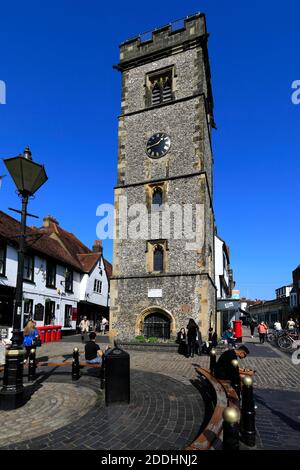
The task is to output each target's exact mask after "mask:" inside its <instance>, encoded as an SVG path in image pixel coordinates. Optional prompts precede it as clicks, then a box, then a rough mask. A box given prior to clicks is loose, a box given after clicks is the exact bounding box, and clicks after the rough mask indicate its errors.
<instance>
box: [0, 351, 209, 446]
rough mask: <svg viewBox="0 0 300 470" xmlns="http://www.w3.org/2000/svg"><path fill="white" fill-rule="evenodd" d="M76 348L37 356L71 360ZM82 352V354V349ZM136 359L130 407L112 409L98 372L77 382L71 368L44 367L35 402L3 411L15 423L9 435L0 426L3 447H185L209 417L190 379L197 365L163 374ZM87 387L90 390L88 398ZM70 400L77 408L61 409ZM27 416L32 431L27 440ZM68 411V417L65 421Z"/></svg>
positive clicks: (85, 373) (86, 371)
mask: <svg viewBox="0 0 300 470" xmlns="http://www.w3.org/2000/svg"><path fill="white" fill-rule="evenodd" d="M74 345H75V346H76V347H78V343H69V342H66V343H65V342H60V343H52V344H47V345H44V346H43V347H42V348H40V349H39V350H38V357H39V358H40V359H43V360H48V359H50V360H54V361H55V362H56V361H60V360H61V359H63V360H66V359H68V357H70V356H71V352H72V349H73V347H74ZM79 348H80V351H81V353H82V355H83V345H81V344H80V345H79ZM143 355H144V354H143ZM133 356H135V355H134V354H133V355H132V356H131V401H130V404H114V405H110V406H108V407H106V406H105V404H104V397H103V395H104V394H103V392H102V391H100V381H99V378H98V377H97V374H98V371H96V370H95V369H94V370H93V369H88V368H85V369H84V371H83V372H82V377H81V378H80V380H79V381H78V382H74V383H72V382H71V370H70V366H67V367H66V368H64V367H63V368H59V370H58V369H56V370H55V373H53V374H51V375H49V374H48V372H49V371H50V370H51V368H48V367H47V368H43V369H42V372H40V374H41V375H40V377H39V379H38V381H40V382H41V389H39V390H37V391H36V392H35V393H34V394H33V396H32V398H31V400H30V401H29V402H28V403H27V404H26V405H25V406H24V407H23V408H22V409H19V410H15V411H9V412H8V411H5V412H4V411H3V412H1V413H2V414H3V416H4V419H5V423H11V427H12V428H13V429H14V433H9V434H8V435H7V433H6V429H5V426H4V427H3V426H2V427H1V428H0V447H1V449H124V450H133V449H141V450H147V449H163V450H172V449H174V450H178V449H184V448H185V447H186V446H187V445H188V444H190V443H191V442H192V441H193V440H194V439H195V438H196V436H197V435H198V434H199V432H200V428H201V425H202V423H203V421H204V416H205V406H204V402H203V400H202V398H201V395H200V393H199V390H198V389H197V388H196V387H195V386H194V385H193V384H192V383H191V381H190V379H191V378H195V377H196V374H195V372H194V368H193V366H192V365H191V364H190V365H189V366H188V368H185V374H182V373H181V372H180V371H177V373H176V374H174V373H173V370H172V369H170V374H168V369H167V367H165V368H164V370H162V369H160V371H161V372H163V375H162V374H161V373H159V371H157V370H155V369H153V370H151V371H148V370H144V369H143V367H136V366H135V364H136V363H138V364H140V365H141V361H140V358H139V359H138V360H137V361H136V360H135V359H134V357H133ZM169 359H170V358H169ZM173 359H174V357H173ZM169 362H170V361H169ZM171 362H173V361H172V360H171ZM39 370H41V369H39ZM52 370H53V368H52ZM95 375H96V377H95ZM87 389H89V390H90V391H89V394H87V395H86V390H87ZM42 391H43V392H44V393H41V392H42ZM83 399H84V401H83ZM69 400H70V401H71V402H72V403H73V402H75V403H76V405H75V409H74V407H73V406H72V405H70V406H69V409H68V410H67V409H65V410H63V409H61V408H64V404H65V403H67V402H68V401H69ZM89 400H90V402H89ZM54 402H55V403H59V404H60V406H55V404H54ZM52 405H53V414H51V407H52ZM82 405H83V408H84V410H85V412H84V414H83V415H82V416H80V414H79V413H77V409H78V408H81V406H82ZM29 406H30V409H29ZM26 407H27V408H26ZM28 412H30V421H31V425H30V427H31V428H32V430H31V434H29V435H26V436H25V435H24V434H23V438H22V437H21V436H22V433H23V431H24V423H25V422H26V423H28ZM64 413H65V414H66V415H68V420H66V421H65V422H64V421H63V419H64V418H63V415H64ZM26 415H27V419H25V417H26ZM0 419H1V421H2V419H3V418H2V415H0ZM43 421H44V425H43V426H41V423H42V422H43ZM47 426H48V429H47ZM57 427H59V428H60V429H57ZM26 428H27V426H26ZM37 435H39V436H40V437H38V438H36V436H37ZM25 438H26V440H25Z"/></svg>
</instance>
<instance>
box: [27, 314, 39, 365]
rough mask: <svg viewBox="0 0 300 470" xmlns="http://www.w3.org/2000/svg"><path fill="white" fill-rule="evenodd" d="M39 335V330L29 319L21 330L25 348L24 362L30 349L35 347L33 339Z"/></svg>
mask: <svg viewBox="0 0 300 470" xmlns="http://www.w3.org/2000/svg"><path fill="white" fill-rule="evenodd" d="M38 336H39V332H38V330H37V329H36V323H35V322H34V321H33V320H29V322H28V323H27V324H26V326H25V328H24V331H23V338H24V339H23V346H24V348H25V356H24V364H26V362H27V359H28V357H29V354H30V350H31V349H36V344H35V341H36V339H37V338H38Z"/></svg>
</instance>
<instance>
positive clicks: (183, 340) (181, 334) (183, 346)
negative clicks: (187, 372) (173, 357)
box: [176, 328, 187, 356]
mask: <svg viewBox="0 0 300 470" xmlns="http://www.w3.org/2000/svg"><path fill="white" fill-rule="evenodd" d="M176 343H177V344H178V354H182V355H183V356H186V355H187V336H186V331H185V328H181V329H180V331H178V333H177V337H176Z"/></svg>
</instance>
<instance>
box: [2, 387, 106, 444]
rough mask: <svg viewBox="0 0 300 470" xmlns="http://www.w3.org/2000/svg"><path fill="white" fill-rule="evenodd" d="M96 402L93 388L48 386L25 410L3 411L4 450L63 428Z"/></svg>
mask: <svg viewBox="0 0 300 470" xmlns="http://www.w3.org/2000/svg"><path fill="white" fill-rule="evenodd" d="M96 401H97V394H96V392H95V391H94V390H92V389H91V388H88V387H81V388H80V389H78V387H76V386H74V385H73V384H69V383H64V384H61V383H55V384H54V383H44V384H43V385H42V386H41V387H40V389H39V390H38V392H36V393H33V394H32V396H31V398H30V400H29V401H27V403H26V404H25V405H24V406H22V407H21V408H18V409H17V410H13V411H10V412H7V411H0V422H1V431H0V447H4V446H6V445H9V444H11V443H12V442H13V443H14V444H16V443H18V442H21V441H24V439H33V438H35V437H37V436H41V435H43V434H48V433H49V432H51V431H54V430H56V429H58V428H61V427H62V426H65V425H67V424H69V423H71V422H72V421H74V420H77V419H78V418H80V417H81V416H84V415H85V414H86V412H87V410H89V409H91V408H93V407H94V406H95V404H96ZM79 402H80V404H81V406H80V407H78V403H79Z"/></svg>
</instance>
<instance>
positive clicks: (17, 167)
mask: <svg viewBox="0 0 300 470" xmlns="http://www.w3.org/2000/svg"><path fill="white" fill-rule="evenodd" d="M3 161H4V164H5V166H6V168H7V170H8V171H9V173H10V175H11V177H12V179H13V180H14V182H15V185H16V187H17V192H18V194H19V196H20V197H21V198H22V210H21V211H16V210H15V209H13V210H15V212H18V213H20V214H21V234H20V242H19V252H18V274H17V284H16V294H15V302H14V308H13V336H12V345H11V347H10V348H9V350H8V351H7V355H6V363H5V370H4V379H3V387H2V389H1V391H0V406H1V408H2V409H14V408H16V407H18V406H20V405H22V404H23V395H24V388H23V359H24V356H23V333H22V331H21V327H22V325H21V312H22V297H23V277H24V253H25V244H26V217H27V215H28V216H32V214H28V213H27V205H28V199H29V197H30V196H33V195H34V193H35V192H36V191H37V190H38V189H39V188H40V187H41V186H42V185H43V184H44V183H45V182H46V181H47V179H48V177H47V174H46V171H45V168H44V166H43V165H40V164H38V163H35V162H34V161H33V160H32V156H31V151H30V149H29V147H26V148H25V150H24V153H23V155H22V154H21V155H19V156H17V157H13V158H7V159H5V160H3Z"/></svg>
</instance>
